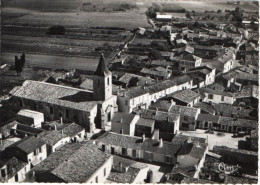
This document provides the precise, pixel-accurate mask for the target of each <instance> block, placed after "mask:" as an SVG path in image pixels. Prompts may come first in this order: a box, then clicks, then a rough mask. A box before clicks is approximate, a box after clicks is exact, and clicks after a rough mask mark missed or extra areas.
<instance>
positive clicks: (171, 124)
mask: <svg viewBox="0 0 260 185" xmlns="http://www.w3.org/2000/svg"><path fill="white" fill-rule="evenodd" d="M137 114H139V115H140V117H141V118H145V119H152V120H154V121H155V125H154V128H155V129H159V131H160V132H168V133H172V134H178V132H179V127H180V115H179V114H176V113H171V112H162V111H157V110H149V109H147V110H139V111H137Z"/></svg>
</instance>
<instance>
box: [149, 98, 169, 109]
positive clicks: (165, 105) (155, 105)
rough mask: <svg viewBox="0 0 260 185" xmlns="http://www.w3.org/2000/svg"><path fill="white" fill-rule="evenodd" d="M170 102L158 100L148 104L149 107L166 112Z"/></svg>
mask: <svg viewBox="0 0 260 185" xmlns="http://www.w3.org/2000/svg"><path fill="white" fill-rule="evenodd" d="M171 105H172V103H171V102H170V101H168V100H158V101H156V102H155V103H153V104H151V105H150V106H149V109H152V110H157V109H158V110H159V111H165V112H168V111H169V109H170V107H171Z"/></svg>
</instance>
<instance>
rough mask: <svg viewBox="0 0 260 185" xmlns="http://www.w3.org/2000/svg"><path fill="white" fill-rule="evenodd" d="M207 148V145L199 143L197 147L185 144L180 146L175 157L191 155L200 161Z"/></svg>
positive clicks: (192, 144)
mask: <svg viewBox="0 0 260 185" xmlns="http://www.w3.org/2000/svg"><path fill="white" fill-rule="evenodd" d="M207 146H208V144H207V143H200V144H199V146H196V144H194V143H185V144H184V145H182V147H181V149H180V151H179V152H178V154H177V155H191V156H192V157H195V158H197V159H199V160H200V159H201V158H202V157H203V155H204V153H205V151H206V148H207Z"/></svg>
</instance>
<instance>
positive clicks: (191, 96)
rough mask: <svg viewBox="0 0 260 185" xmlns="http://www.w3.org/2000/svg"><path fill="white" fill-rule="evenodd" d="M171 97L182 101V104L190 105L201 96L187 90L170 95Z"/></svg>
mask: <svg viewBox="0 0 260 185" xmlns="http://www.w3.org/2000/svg"><path fill="white" fill-rule="evenodd" d="M169 96H171V97H173V98H174V99H177V100H180V101H182V102H185V103H190V102H192V101H194V100H195V99H196V98H198V97H199V96H200V94H198V93H196V92H194V91H192V90H190V89H185V90H182V91H178V92H175V93H173V94H170V95H169Z"/></svg>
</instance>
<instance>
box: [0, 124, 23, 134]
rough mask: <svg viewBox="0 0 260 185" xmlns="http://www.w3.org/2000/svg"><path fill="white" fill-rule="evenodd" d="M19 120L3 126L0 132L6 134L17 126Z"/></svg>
mask: <svg viewBox="0 0 260 185" xmlns="http://www.w3.org/2000/svg"><path fill="white" fill-rule="evenodd" d="M18 123H19V122H17V121H12V122H10V123H8V124H6V125H4V126H2V127H1V128H0V133H2V134H3V135H5V134H6V133H7V132H10V130H11V129H12V128H13V127H14V126H15V125H17V124H18Z"/></svg>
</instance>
